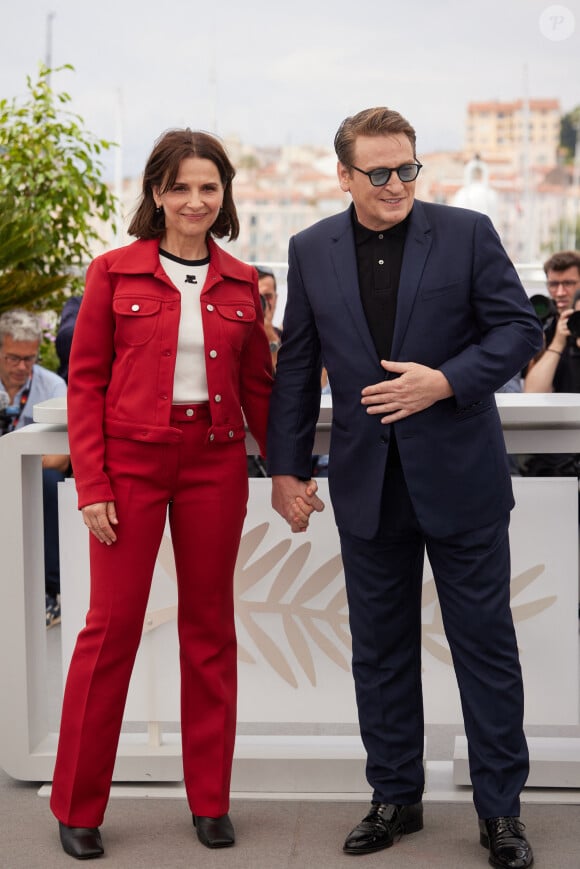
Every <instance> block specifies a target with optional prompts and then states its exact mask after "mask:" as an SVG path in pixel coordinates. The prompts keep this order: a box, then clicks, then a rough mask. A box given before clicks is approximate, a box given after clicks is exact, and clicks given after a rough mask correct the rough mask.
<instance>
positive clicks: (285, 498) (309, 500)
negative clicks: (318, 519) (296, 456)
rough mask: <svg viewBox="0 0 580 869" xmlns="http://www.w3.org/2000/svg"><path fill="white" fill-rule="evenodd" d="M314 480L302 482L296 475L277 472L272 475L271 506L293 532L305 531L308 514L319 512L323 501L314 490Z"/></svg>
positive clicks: (321, 509) (315, 486) (315, 485)
mask: <svg viewBox="0 0 580 869" xmlns="http://www.w3.org/2000/svg"><path fill="white" fill-rule="evenodd" d="M317 491H318V486H317V484H316V482H315V481H314V480H308V481H307V482H304V481H303V480H299V479H298V477H293V476H291V475H283V474H279V475H277V476H273V477H272V507H273V508H274V510H276V512H277V513H279V514H280V516H282V518H283V519H285V520H286V521H287V522H288V524H289V525H290V528H291V530H292V531H293V532H294V533H300V532H302V531H306V529H307V528H308V523H309V521H310V515H311V513H313V512H314V511H316V512H317V513H321V512H322V511H323V510H324V502H323V501H321V500H320V498H319V497H318V495H317V494H316V492H317Z"/></svg>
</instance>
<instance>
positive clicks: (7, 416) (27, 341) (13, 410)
mask: <svg viewBox="0 0 580 869" xmlns="http://www.w3.org/2000/svg"><path fill="white" fill-rule="evenodd" d="M41 340H42V329H41V327H40V323H39V322H38V319H37V318H36V317H35V316H34V315H33V314H31V313H30V312H29V311H24V310H14V311H6V312H5V313H3V314H2V315H1V316H0V434H1V435H5V434H8V433H9V432H11V431H14V430H15V429H19V428H23V426H25V425H29V424H30V423H31V422H32V421H33V420H32V409H33V407H34V405H35V404H38V402H40V401H46V400H47V399H49V398H56V397H59V396H63V395H66V383H65V382H64V380H63V379H62V377H59V376H58V374H54V373H53V372H52V371H49V370H48V369H47V368H43V366H42V365H38V364H37V362H36V360H37V359H38V351H39V349H40V342H41ZM68 467H69V457H68V455H62V456H61V455H54V456H52V455H51V456H43V457H42V491H43V509H44V581H45V591H46V626H47V628H50V627H52V626H53V625H55V624H58V622H60V559H59V551H58V500H57V484H58V482H59V481H61V480H64V477H65V473H66V471H67V470H68ZM5 497H6V493H5Z"/></svg>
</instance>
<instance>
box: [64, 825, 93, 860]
mask: <svg viewBox="0 0 580 869" xmlns="http://www.w3.org/2000/svg"><path fill="white" fill-rule="evenodd" d="M58 830H59V833H60V843H61V845H62V847H63V850H64V851H66V853H67V854H70V856H71V857H75V858H76V859H77V860H92V859H93V858H94V857H100V856H101V855H102V854H104V853H105V849H104V848H103V843H102V841H101V834H100V833H99V828H98V827H67V825H66V824H62V823H61V822H60V821H59V822H58Z"/></svg>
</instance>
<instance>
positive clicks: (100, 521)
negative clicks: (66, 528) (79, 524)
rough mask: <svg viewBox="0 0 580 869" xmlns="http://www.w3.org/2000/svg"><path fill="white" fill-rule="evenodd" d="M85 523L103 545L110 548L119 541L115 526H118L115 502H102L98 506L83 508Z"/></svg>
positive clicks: (91, 505) (89, 505) (90, 505)
mask: <svg viewBox="0 0 580 869" xmlns="http://www.w3.org/2000/svg"><path fill="white" fill-rule="evenodd" d="M81 512H82V514H83V521H84V523H85V525H86V526H87V528H88V529H89V531H90V532H91V534H94V535H95V537H96V538H97V540H99V541H100V542H101V543H106V544H107V546H110V545H111V543H114V542H115V540H116V539H117V535H116V534H115V531H114V529H113V527H112V526H113V525H118V524H119V520H118V519H117V511H116V510H115V502H114V501H101V502H99V503H97V504H88V505H87V506H86V507H83V508H82V511H81Z"/></svg>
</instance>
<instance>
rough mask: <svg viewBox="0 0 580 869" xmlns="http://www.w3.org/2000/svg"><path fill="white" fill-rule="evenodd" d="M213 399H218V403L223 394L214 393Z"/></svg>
mask: <svg viewBox="0 0 580 869" xmlns="http://www.w3.org/2000/svg"><path fill="white" fill-rule="evenodd" d="M213 400H214V401H217V403H218V404H219V403H220V401H221V400H222V397H221V395H220V394H219V393H218V394H217V395H214V397H213Z"/></svg>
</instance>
